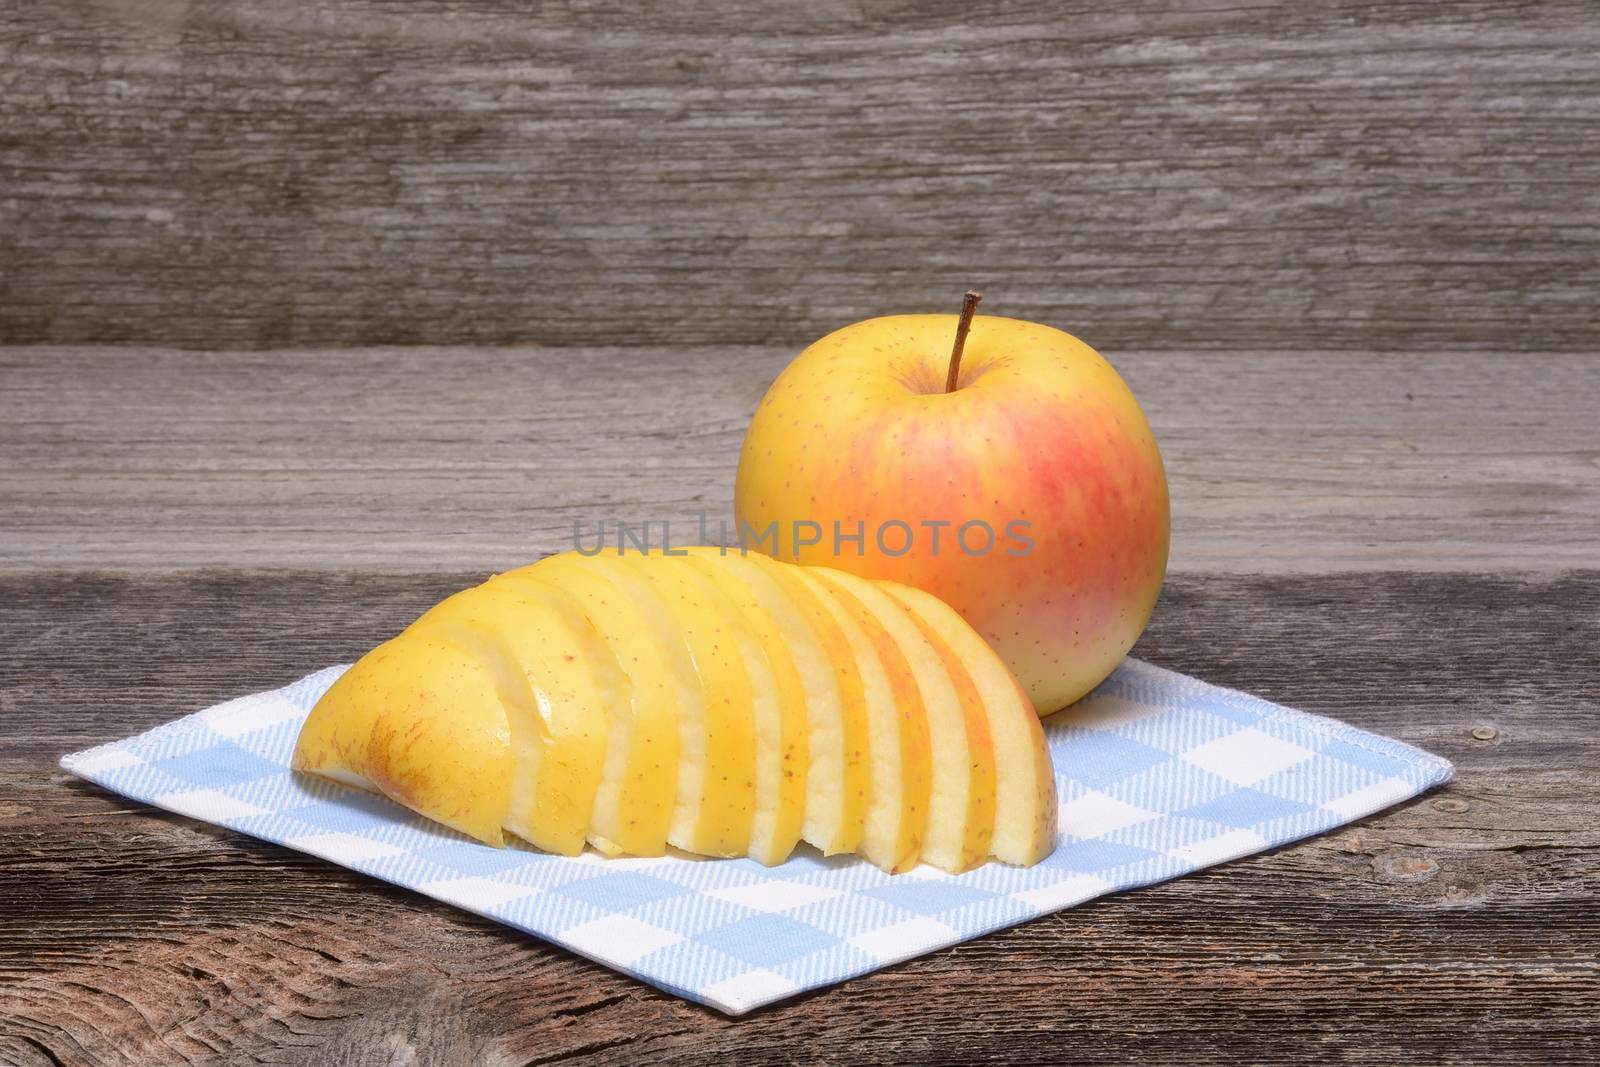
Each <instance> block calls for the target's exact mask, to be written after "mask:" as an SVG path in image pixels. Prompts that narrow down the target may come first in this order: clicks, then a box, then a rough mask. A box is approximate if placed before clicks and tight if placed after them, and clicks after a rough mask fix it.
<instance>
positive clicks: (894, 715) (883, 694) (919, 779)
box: [790, 569, 933, 874]
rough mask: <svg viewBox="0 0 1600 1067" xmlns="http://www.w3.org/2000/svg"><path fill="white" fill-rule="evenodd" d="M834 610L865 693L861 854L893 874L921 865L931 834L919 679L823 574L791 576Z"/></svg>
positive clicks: (876, 623) (862, 609)
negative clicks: (867, 781)
mask: <svg viewBox="0 0 1600 1067" xmlns="http://www.w3.org/2000/svg"><path fill="white" fill-rule="evenodd" d="M790 573H791V574H793V575H794V576H795V577H796V578H798V579H799V580H800V581H801V582H803V583H805V584H806V585H807V586H808V587H810V589H811V592H812V593H813V594H815V595H816V597H817V599H818V600H820V601H822V602H823V604H825V605H826V606H827V607H828V608H829V610H830V611H831V612H832V613H833V617H834V619H835V620H836V621H837V622H838V624H839V627H840V628H841V629H842V630H843V631H844V633H845V636H846V638H847V639H848V640H849V642H850V647H851V653H852V657H853V658H854V660H855V662H856V667H857V670H858V671H859V672H860V675H861V681H862V687H863V689H864V690H865V694H866V709H867V724H868V742H867V754H868V759H869V760H870V761H871V763H872V769H871V787H870V788H869V790H868V792H867V813H866V822H865V825H864V826H863V827H862V831H861V847H860V852H861V854H862V855H863V856H865V857H866V858H867V859H868V860H869V861H870V862H872V863H873V864H875V865H876V866H878V867H879V868H881V869H882V870H884V871H887V872H888V873H889V874H899V873H900V872H901V871H908V870H910V869H911V868H912V867H914V866H916V864H917V861H918V860H919V859H920V858H921V856H922V846H923V843H924V841H925V840H926V836H927V830H928V792H929V789H930V788H931V786H932V782H933V769H932V755H933V745H932V741H931V739H930V738H929V736H928V713H927V709H926V708H925V706H924V704H923V700H922V690H921V687H919V686H918V684H917V677H916V674H915V673H913V671H912V669H911V664H910V663H909V662H908V661H907V660H906V654H905V651H904V650H903V649H901V647H900V644H899V642H898V641H896V640H895V639H894V635H893V634H891V633H890V632H889V631H888V629H887V628H885V627H884V625H883V622H882V621H881V620H880V619H879V618H878V616H877V615H875V614H873V612H872V611H871V609H869V608H868V607H867V606H866V605H865V604H863V603H862V602H861V601H860V599H858V598H857V597H856V596H855V594H854V593H852V592H850V590H848V589H846V588H845V587H844V586H843V585H841V584H838V583H835V582H832V581H828V580H827V579H825V578H824V577H823V576H822V573H821V572H820V571H819V570H798V569H797V570H794V571H791V572H790Z"/></svg>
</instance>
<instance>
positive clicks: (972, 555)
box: [734, 294, 1169, 715]
mask: <svg viewBox="0 0 1600 1067" xmlns="http://www.w3.org/2000/svg"><path fill="white" fill-rule="evenodd" d="M975 303H976V294H969V297H968V303H967V306H966V307H965V308H964V314H963V315H962V316H960V317H959V318H958V316H955V315H895V316H889V317H885V318H877V319H869V320H867V321H865V322H858V323H856V324H855V325H853V326H846V327H845V328H844V329H841V330H838V331H836V332H834V333H831V334H829V335H828V336H827V337H824V338H823V339H822V340H820V341H818V342H816V343H815V344H813V345H812V346H811V347H810V348H807V349H806V350H805V351H804V352H802V353H800V355H799V356H798V357H797V358H796V359H795V360H794V362H793V363H791V364H789V366H788V368H787V369H785V370H784V372H783V373H782V374H781V375H779V376H778V379H777V381H776V382H774V383H773V385H772V388H771V389H769V390H768V391H767V395H766V397H765V398H764V399H763V400H762V401H761V405H760V407H758V408H757V409H756V413H755V417H754V418H753V419H752V420H751V423H750V427H749V430H748V431H747V432H746V434H745V439H744V448H743V451H742V452H741V454H740V457H739V473H738V480H737V483H736V486H735V493H734V511H735V514H736V516H737V518H738V521H739V526H740V533H741V537H742V539H743V540H744V542H745V543H746V544H747V545H748V546H749V547H752V548H757V549H760V550H762V551H765V552H768V553H770V554H772V555H774V556H777V557H778V558H781V559H791V560H798V561H800V562H803V563H808V564H820V565H826V566H832V567H838V568H840V569H842V570H847V571H852V572H854V573H856V574H860V575H862V576H864V577H869V578H888V579H892V580H895V581H899V582H903V583H905V584H907V585H911V586H915V587H917V588H919V589H924V590H926V591H928V592H930V593H933V594H934V595H935V596H937V597H939V598H940V599H941V600H943V601H945V602H946V603H947V604H949V605H950V606H951V607H953V608H955V609H956V610H957V611H958V612H960V613H961V615H962V616H963V617H964V618H965V619H966V620H967V622H968V623H970V624H971V625H972V627H973V628H974V629H975V630H977V631H978V632H979V633H980V634H982V635H983V636H984V637H985V638H987V639H988V641H989V642H990V644H992V645H993V646H994V648H995V649H996V650H997V651H998V652H999V653H1000V656H1001V658H1003V659H1004V660H1005V662H1006V664H1007V665H1008V666H1010V668H1011V670H1012V671H1013V672H1014V673H1015V674H1016V676H1017V679H1018V680H1019V681H1020V682H1021V683H1022V685H1023V687H1024V688H1025V689H1026V690H1027V692H1028V696H1029V697H1030V698H1031V699H1032V701H1033V704H1034V707H1035V709H1036V710H1037V711H1038V712H1039V713H1040V714H1041V715H1045V714H1049V713H1051V712H1053V711H1056V710H1058V709H1060V708H1062V707H1065V706H1066V705H1067V704H1070V703H1072V702H1073V701H1075V700H1077V699H1078V698H1079V697H1081V696H1083V695H1084V694H1086V693H1087V692H1089V690H1091V689H1093V688H1094V687H1095V686H1096V685H1097V684H1099V683H1100V682H1101V681H1102V680H1103V679H1104V678H1105V677H1106V676H1107V675H1108V674H1110V673H1111V671H1112V670H1113V669H1114V668H1115V667H1116V665H1117V664H1118V662H1120V661H1121V659H1122V657H1123V656H1124V655H1125V654H1126V653H1127V651H1128V649H1129V648H1131V647H1132V646H1133V643H1134V641H1135V640H1137V639H1138V637H1139V634H1140V633H1142V632H1143V630H1144V628H1145V624H1146V623H1147V622H1148V621H1149V619H1150V612H1151V611H1152V609H1153V608H1154V607H1155V602H1156V596H1157V594H1159V593H1160V591H1161V582H1162V578H1163V577H1164V575H1165V573H1166V565H1167V543H1168V534H1169V514H1168V504H1167V482H1166V475H1165V473H1164V471H1163V469H1162V465H1161V454H1160V452H1159V451H1158V450H1157V448H1156V442H1155V437H1154V436H1153V435H1152V434H1151V432H1150V425H1149V423H1148V422H1147V421H1146V419H1145V416H1144V412H1143V411H1142V410H1141V409H1140V407H1139V404H1138V401H1136V400H1135V399H1134V397H1133V393H1132V392H1130V391H1129V389H1128V387H1127V385H1125V384H1124V383H1123V381H1122V379H1121V378H1120V377H1119V376H1118V375H1117V372H1116V371H1115V370H1113V369H1112V368H1111V365H1110V364H1108V363H1107V362H1106V361H1105V360H1104V359H1102V358H1101V357H1100V355H1099V353H1097V352H1095V350H1094V349H1092V348H1090V347H1089V346H1088V345H1086V344H1084V343H1083V342H1082V341H1080V340H1078V339H1077V338H1076V337H1073V336H1071V335H1070V334H1067V333H1063V332H1062V331H1060V330H1056V329H1053V328H1051V327H1049V326H1043V325H1040V324H1038V323H1033V322H1024V321H1021V320H1018V319H1008V318H998V317H991V316H978V317H972V315H971V310H972V307H973V305H974V304H975ZM969 322H970V333H969V332H967V330H966V328H965V327H966V326H967V324H968V323H969ZM958 326H959V327H961V328H960V329H959V330H958ZM958 335H959V336H960V337H961V338H962V339H963V341H964V343H961V342H958V341H957V337H958Z"/></svg>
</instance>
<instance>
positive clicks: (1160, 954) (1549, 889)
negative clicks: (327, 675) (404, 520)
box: [0, 572, 1600, 1067]
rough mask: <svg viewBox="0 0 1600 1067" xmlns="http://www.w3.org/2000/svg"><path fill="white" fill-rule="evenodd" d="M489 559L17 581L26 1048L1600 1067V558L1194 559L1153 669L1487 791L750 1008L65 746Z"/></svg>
mask: <svg viewBox="0 0 1600 1067" xmlns="http://www.w3.org/2000/svg"><path fill="white" fill-rule="evenodd" d="M476 577H477V575H475V574H431V575H393V574H391V575H384V574H371V573H344V574H329V573H321V572H276V573H257V574H251V573H242V572H213V573H207V574H188V575H173V576H157V575H145V576H137V575H133V576H129V575H123V576H107V575H96V574H87V573H79V574H64V575H33V576H24V575H10V576H4V577H0V647H3V648H6V649H7V650H8V654H7V655H6V656H5V657H4V658H0V710H3V715H4V721H5V722H6V723H7V731H6V736H5V738H4V741H3V742H0V820H3V824H4V826H5V836H4V842H3V845H0V865H3V866H0V881H3V883H4V885H5V886H6V892H4V893H0V1022H3V1025H0V1062H6V1063H19V1064H30V1065H31V1064H50V1063H64V1064H80V1063H106V1064H114V1063H130V1064H145V1063H152V1062H161V1063H177V1062H193V1063H237V1062H242V1061H249V1062H262V1063H350V1064H398V1063H469V1062H471V1063H482V1064H538V1063H554V1062H571V1063H596V1064H600V1063H613V1062H618V1061H620V1060H626V1061H629V1062H657V1063H685V1064H687V1063H701V1062H707V1061H710V1060H713V1059H716V1060H721V1061H725V1062H736V1063H740V1064H746V1063H751V1064H759V1063H828V1062H847V1063H855V1062H917V1063H930V1064H969V1063H973V1062H979V1061H983V1062H988V1061H1001V1062H1017V1063H1062V1062H1069V1061H1075V1062H1086V1061H1100V1062H1128V1061H1129V1060H1133V1059H1138V1060H1140V1061H1141V1062H1184V1063H1191V1064H1195V1063H1198V1064H1209V1063H1219V1064H1221V1063H1238V1062H1264V1061H1284V1060H1288V1059H1302V1060H1304V1059H1313V1060H1315V1061H1317V1062H1322V1063H1327V1062H1340V1063H1372V1064H1381V1065H1384V1067H1388V1065H1390V1064H1393V1063H1395V1062H1411V1061H1419V1062H1437V1063H1468V1062H1510V1061H1519V1062H1520V1061H1534V1062H1545V1063H1563V1062H1566V1063H1574V1064H1578V1063H1584V1064H1586V1063H1592V1062H1594V1059H1595V1056H1596V1055H1597V1054H1600V1027H1597V1026H1596V1019H1597V1018H1600V962H1597V959H1596V954H1595V950H1594V947H1595V945H1596V944H1600V909H1597V908H1596V901H1597V899H1600V830H1597V828H1596V824H1595V821H1594V819H1593V810H1594V803H1595V788H1596V786H1595V782H1596V775H1597V773H1600V741H1597V737H1596V732H1595V724H1596V720H1597V716H1600V702H1597V701H1600V694H1597V692H1596V690H1595V688H1594V684H1593V683H1594V667H1593V657H1592V650H1593V649H1594V648H1595V647H1596V646H1597V645H1600V573H1596V572H1587V573H1581V574H1569V575H1564V576H1550V577H1546V578H1520V579H1519V578H1497V577H1488V576H1472V575H1442V574H1432V575H1426V574H1398V573H1397V574H1374V575H1335V576H1257V577H1248V576H1184V577H1180V578H1178V579H1176V580H1175V581H1174V582H1173V583H1171V585H1170V586H1169V588H1168V590H1167V592H1166V594H1165V597H1164V600H1163V602H1162V604H1161V605H1160V607H1159V609H1158V611H1157V614H1156V619H1155V622H1154V625H1153V626H1152V628H1151V630H1150V632H1149V633H1148V634H1147V635H1146V637H1145V639H1144V641H1143V642H1142V643H1141V645H1140V648H1139V649H1138V652H1139V654H1141V655H1143V656H1145V657H1147V658H1149V659H1152V660H1155V661H1157V662H1160V663H1163V664H1166V665H1169V666H1173V667H1177V668H1179V669H1183V670H1187V671H1192V672H1195V673H1198V674H1200V675H1202V676H1204V677H1207V678H1209V679H1211V680H1214V681H1218V682H1222V683H1226V684H1231V685H1237V686H1242V687H1246V688H1250V689H1252V690H1254V691H1256V692H1260V693H1263V694H1265V695H1267V696H1270V697H1272V698H1275V699H1279V700H1283V701H1287V702H1290V703H1293V704H1296V705H1298V706H1301V707H1304V708H1307V709H1309V710H1312V711H1317V712H1323V713H1329V714H1334V715H1338V716H1340V717H1342V718H1344V719H1346V720H1348V721H1351V722H1354V723H1356V724H1358V725H1360V726H1364V727H1367V728H1370V729H1377V730H1381V731H1384V732H1386V733H1390V734H1392V735H1395V736H1398V737H1401V738H1404V739H1406V740H1408V741H1412V742H1416V743H1420V744H1423V745H1426V746H1427V747H1429V748H1431V749H1433V750H1434V751H1436V752H1439V753H1440V754H1442V755H1444V756H1447V757H1449V758H1450V759H1452V760H1454V761H1455V762H1456V764H1457V767H1458V774H1459V776H1458V779H1457V781H1456V782H1455V783H1454V784H1452V785H1451V786H1449V787H1448V788H1447V789H1445V790H1442V791H1437V792H1435V793H1432V794H1429V795H1428V796H1425V797H1422V798H1419V799H1417V800H1416V801H1413V802H1411V803H1410V804H1407V805H1405V806H1403V807H1401V808H1398V809H1394V810H1391V811H1389V812H1385V813H1382V814H1380V815H1377V816H1374V817H1372V818H1369V819H1366V820H1364V821H1362V822H1361V823H1359V824H1356V825H1353V826H1350V827H1347V828H1345V829H1343V830H1341V831H1338V832H1336V833H1333V834H1330V835H1327V836H1324V837H1321V838H1317V839H1315V840H1312V841H1308V842H1304V843H1302V844H1299V845H1296V846H1292V847H1288V848H1284V849H1280V850H1277V851H1275V852H1272V853H1269V854H1266V855H1262V856H1257V857H1253V858H1250V859H1248V860H1244V861H1241V862H1237V863H1233V864H1229V865H1226V866H1225V867H1222V868H1218V869H1214V870H1210V871H1206V872H1203V873H1200V874H1198V875H1195V876H1192V877H1188V878H1183V879H1180V880H1178V881H1175V882H1171V883H1167V884H1165V885H1162V886H1158V887H1154V888H1151V889H1148V890H1141V891H1138V892H1136V893H1130V894H1126V895H1123V896H1119V897H1115V898H1111V899H1107V900H1102V901H1099V902H1095V903H1093V904H1090V905H1087V906H1084V907H1081V908H1077V909H1073V910H1069V911H1066V912H1062V913H1058V914H1057V915H1054V916H1051V917H1049V918H1046V919H1043V920H1040V921H1037V922H1031V923H1028V924H1025V925H1024V926H1021V927H1018V928H1015V929H1013V930H1010V931H1006V932H1004V933H1001V934H998V935H995V936H992V937H986V938H982V939H979V940H977V941H973V942H970V943H967V944H964V945H962V946H959V947H958V948H955V949H952V950H949V951H945V952H940V953H936V954H934V955H932V956H928V957H925V958H922V959H919V960H915V961H912V962H910V963H907V964H904V965H901V966H898V967H893V968H890V969H888V970H886V971H883V972H879V973H877V974H875V975H872V976H869V977H866V978H862V979H859V980H856V981H852V982H849V983H847V984H845V985H843V986H840V987H836V988H834V989H832V990H830V991H826V992H822V993H819V994H816V995H813V996H809V997H805V998H802V999H800V1000H798V1001H795V1002H792V1003H788V1004H782V1005H778V1006H774V1007H772V1008H769V1009H766V1010H763V1011H759V1012H757V1013H754V1014H753V1015H751V1016H748V1017H746V1018H743V1019H740V1020H728V1019H725V1018H723V1017H721V1016H718V1015H716V1014H715V1013H713V1012H710V1011H707V1010H703V1009H700V1008H696V1007H693V1006H691V1005H688V1004H686V1003H684V1002H681V1001H678V1000H676V999H674V998H672V997H669V996H666V995H664V994H660V993H657V992H655V991H653V990H651V989H648V988H647V987H644V986H641V985H639V984H637V983H634V982H632V981H630V980H628V979H626V978H623V977H621V976H619V975H616V974H614V973H612V972H610V971H608V970H605V969H604V968H600V967H597V966H594V965H592V964H589V963H587V962H585V961H583V960H581V959H578V958H576V957H574V956H572V955H570V954H568V953H565V952H563V951H561V950H558V949H554V948H551V947H549V946H546V945H543V944H541V943H539V942H537V941H535V940H533V939H530V938H527V937H524V936H522V935H519V934H515V933H512V932H509V931H507V930H505V929H504V928H501V927H498V926H496V925H495V924H493V923H489V922H485V921H482V920H479V919H475V918H473V917H471V916H469V915H466V914H464V913H461V912H458V911H454V910H452V909H450V908H447V907H445V906H443V905H439V904H437V903H434V902H431V901H428V900H425V899H422V898H418V897H416V896H414V895H412V894H408V893H405V892H402V891H399V890H395V889H393V888H390V887H386V886H384V885H382V884H380V883H377V882H375V881H372V880H369V879H365V878H361V877H359V876H356V875H354V874H351V873H349V872H346V871H343V870H341V869H339V868H337V867H334V866H332V865H329V864H325V863H322V862H319V861H317V860H315V859H312V858H310V857H307V856H303V855H299V854H296V853H292V852H289V851H287V850H283V849H279V848H276V847H273V846H268V845H264V844H260V843H257V842H253V841H251V840H249V839H248V838H245V837H242V836H240V835H237V834H233V833H230V832H226V831H222V830H218V829H215V828H210V827H206V826H204V825H202V824H198V823H195V822H192V821H190V820H187V819H183V818H180V817H177V816H172V815H168V814H165V813H160V812H156V811H153V810H151V809H148V808H144V807H143V806H141V805H136V804H133V803H130V802H127V801H124V800H122V799H121V798H118V797H116V796H113V795H110V794H107V793H104V792H102V791H100V790H98V789H96V788H94V787H92V786H88V785H86V784H83V783H79V782H76V781H74V780H71V779H69V778H68V777H67V776H66V775H64V774H62V773H61V772H59V771H56V770H55V769H54V765H53V761H54V759H55V757H56V756H57V755H58V754H59V753H60V752H62V751H65V750H68V749H72V748H76V747H79V746H81V745H84V744H88V743H91V742H95V741H101V740H109V739H111V738H113V737H117V736H121V735H124V734H126V733H129V732H131V731H134V730H138V729H142V728H145V727H148V726H151V725H154V724H156V723H157V722H160V721H164V720H166V719H168V718H170V717H172V716H173V715H175V714H177V713H179V712H182V711H186V710H190V709H192V708H194V707H197V706H199V705H202V704H205V703H208V702H210V701H213V700H216V699H218V698H220V697H224V696H227V695H231V694H237V693H240V692H243V691H246V690H250V689H257V688H262V687H266V686H272V685H278V684H281V683H283V682H285V681H287V680H289V679H291V678H293V677H296V676H298V675H299V674H300V673H302V672H303V671H305V670H306V669H308V668H311V667H314V666H317V665H320V664H322V663H325V662H328V661H331V660H334V659H337V658H340V657H348V656H352V655H354V654H356V653H357V652H359V651H360V650H362V649H364V648H365V647H367V646H368V645H370V644H371V643H373V642H375V641H376V640H378V639H379V638H381V637H383V636H385V635H386V634H388V633H390V632H392V631H394V630H396V629H398V628H399V627H400V626H402V625H403V624H404V623H405V622H407V621H408V620H409V619H410V618H411V617H412V616H413V615H414V614H416V613H417V612H418V611H420V610H421V609H422V608H423V607H425V606H426V605H427V604H429V603H430V602H431V601H433V600H434V599H436V598H437V597H439V596H441V595H442V594H444V593H445V592H447V591H449V590H451V589H453V588H456V587H459V586H461V585H463V584H466V583H467V582H470V581H472V580H474V579H475V578H476ZM1486 727H1487V728H1492V730H1493V736H1492V738H1490V739H1489V740H1480V739H1478V738H1477V737H1475V736H1474V732H1473V731H1474V730H1477V731H1478V732H1479V733H1481V734H1487V733H1488V731H1487V730H1486V729H1485V728H1486Z"/></svg>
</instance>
